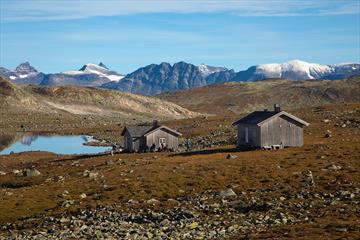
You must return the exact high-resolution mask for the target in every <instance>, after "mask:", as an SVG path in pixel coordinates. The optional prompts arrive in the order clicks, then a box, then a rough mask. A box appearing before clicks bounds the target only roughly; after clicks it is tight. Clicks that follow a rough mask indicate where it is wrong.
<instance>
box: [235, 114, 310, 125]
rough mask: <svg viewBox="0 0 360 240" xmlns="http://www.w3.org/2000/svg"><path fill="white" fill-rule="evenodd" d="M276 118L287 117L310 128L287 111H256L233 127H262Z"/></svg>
mask: <svg viewBox="0 0 360 240" xmlns="http://www.w3.org/2000/svg"><path fill="white" fill-rule="evenodd" d="M276 116H286V117H288V118H291V119H293V120H294V121H296V122H298V123H300V124H302V125H304V126H308V125H309V123H307V122H305V121H304V120H301V119H300V118H297V117H295V116H294V115H291V114H290V113H287V112H285V111H280V112H276V111H255V112H253V113H250V114H249V115H247V116H245V117H243V118H241V119H240V120H238V121H236V122H234V123H233V125H238V124H256V125H261V123H263V122H264V121H266V120H268V119H270V118H272V117H276Z"/></svg>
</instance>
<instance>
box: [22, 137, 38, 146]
mask: <svg viewBox="0 0 360 240" xmlns="http://www.w3.org/2000/svg"><path fill="white" fill-rule="evenodd" d="M37 138H38V136H37V135H33V136H23V137H22V138H21V140H20V142H21V143H22V144H23V145H27V146H31V143H32V142H33V141H35V140H36V139H37Z"/></svg>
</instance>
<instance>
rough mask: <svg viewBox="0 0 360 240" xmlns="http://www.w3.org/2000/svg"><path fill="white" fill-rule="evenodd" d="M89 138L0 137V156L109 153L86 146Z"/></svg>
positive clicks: (107, 149) (102, 148) (104, 149)
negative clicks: (16, 154) (11, 154)
mask: <svg viewBox="0 0 360 240" xmlns="http://www.w3.org/2000/svg"><path fill="white" fill-rule="evenodd" d="M89 140H90V141H91V140H92V137H89V136H81V135H80V136H52V135H49V136H43V135H30V136H20V137H19V136H17V137H15V136H0V155H4V154H10V153H11V152H14V153H19V152H27V151H46V152H53V153H56V154H95V153H101V152H106V151H110V150H111V147H97V146H86V145H84V143H86V142H87V141H89Z"/></svg>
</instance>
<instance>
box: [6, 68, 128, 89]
mask: <svg viewBox="0 0 360 240" xmlns="http://www.w3.org/2000/svg"><path fill="white" fill-rule="evenodd" d="M0 76H3V77H5V78H8V79H10V80H11V81H12V82H14V83H16V84H26V85H30V84H32V85H46V86H67V85H75V86H87V87H99V86H101V85H102V84H104V83H107V82H111V81H114V82H116V81H119V80H121V79H122V78H123V77H124V76H123V75H122V74H119V73H117V72H115V71H112V70H109V69H108V68H107V67H106V65H105V64H103V63H99V64H98V65H96V64H92V63H88V64H85V65H84V66H82V67H81V68H80V69H79V70H70V71H65V72H61V73H50V74H45V73H42V72H38V71H37V70H36V69H35V68H34V67H33V66H31V65H30V63H29V62H25V63H21V64H20V65H19V66H17V67H16V68H15V70H13V71H12V70H9V69H6V68H4V67H0Z"/></svg>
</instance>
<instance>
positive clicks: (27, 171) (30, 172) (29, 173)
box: [23, 168, 41, 177]
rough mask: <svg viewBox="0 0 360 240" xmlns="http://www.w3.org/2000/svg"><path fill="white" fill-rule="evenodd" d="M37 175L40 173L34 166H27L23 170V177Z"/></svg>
mask: <svg viewBox="0 0 360 240" xmlns="http://www.w3.org/2000/svg"><path fill="white" fill-rule="evenodd" d="M39 175H41V173H40V171H39V170H37V169H36V168H27V169H24V170H23V176H25V177H36V176H39Z"/></svg>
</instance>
